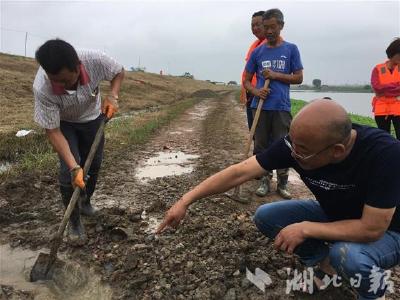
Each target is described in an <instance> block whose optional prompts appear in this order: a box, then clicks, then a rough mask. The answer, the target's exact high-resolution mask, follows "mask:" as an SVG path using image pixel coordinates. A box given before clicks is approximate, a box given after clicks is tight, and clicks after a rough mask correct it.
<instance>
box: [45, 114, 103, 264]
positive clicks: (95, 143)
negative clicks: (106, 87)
mask: <svg viewBox="0 0 400 300" xmlns="http://www.w3.org/2000/svg"><path fill="white" fill-rule="evenodd" d="M106 121H107V119H106V117H104V119H103V120H102V121H101V124H100V127H99V129H98V130H97V133H96V136H95V138H94V141H93V144H92V146H91V147H90V151H89V154H88V157H87V159H86V161H85V166H84V167H83V174H84V177H86V175H87V173H88V171H89V169H90V166H91V164H92V161H93V158H94V155H95V154H96V151H97V148H98V147H99V144H100V141H101V139H102V137H103V133H104V126H105V124H106ZM80 193H81V189H80V188H79V187H78V186H77V187H75V189H74V193H73V194H72V197H71V200H70V201H69V204H68V207H67V209H66V210H65V213H64V217H63V219H62V221H61V224H60V226H59V228H58V231H57V233H56V235H55V236H54V240H53V243H52V246H51V249H50V260H52V259H54V260H55V258H56V256H57V251H58V248H59V247H60V244H61V241H62V235H63V233H64V230H65V227H66V226H67V223H68V220H69V217H70V216H71V213H72V211H73V209H74V208H75V205H76V202H77V201H78V199H79V196H80Z"/></svg>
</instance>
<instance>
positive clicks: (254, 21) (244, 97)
mask: <svg viewBox="0 0 400 300" xmlns="http://www.w3.org/2000/svg"><path fill="white" fill-rule="evenodd" d="M263 14H264V11H262V10H261V11H258V12H255V13H254V14H253V16H252V17H251V32H252V33H253V34H254V36H255V37H256V38H257V40H255V41H254V42H253V43H252V44H251V45H250V48H249V50H248V51H247V54H246V58H245V60H246V62H247V61H248V60H249V57H250V55H251V53H253V50H254V49H255V48H257V47H258V46H260V45H261V44H262V43H263V42H264V40H265V33H264V26H263V21H262V16H263ZM245 78H246V70H243V73H242V90H241V93H240V102H241V103H242V104H243V105H246V114H247V123H248V125H249V129H251V125H253V112H252V109H251V107H250V104H251V100H252V99H253V95H252V94H250V93H249V92H247V91H246V89H245V88H244V86H243V82H244V79H245ZM251 83H252V84H253V86H256V84H257V78H256V75H254V76H253V79H252V80H251Z"/></svg>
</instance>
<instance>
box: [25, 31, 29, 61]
mask: <svg viewBox="0 0 400 300" xmlns="http://www.w3.org/2000/svg"><path fill="white" fill-rule="evenodd" d="M27 41H28V31H26V32H25V57H26V42H27Z"/></svg>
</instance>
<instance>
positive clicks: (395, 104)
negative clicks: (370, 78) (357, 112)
mask: <svg viewBox="0 0 400 300" xmlns="http://www.w3.org/2000/svg"><path fill="white" fill-rule="evenodd" d="M374 71H375V72H377V74H378V78H377V79H378V81H379V84H381V85H385V84H399V85H400V72H399V67H398V66H396V67H395V68H394V69H393V72H390V70H389V69H388V67H387V66H386V63H383V64H379V65H376V66H375V70H374ZM399 100H400V99H399V98H398V97H394V96H391V97H389V96H384V95H379V94H378V95H375V97H374V98H373V99H372V107H373V108H372V111H373V112H374V114H375V116H387V115H395V116H399V115H400V101H399Z"/></svg>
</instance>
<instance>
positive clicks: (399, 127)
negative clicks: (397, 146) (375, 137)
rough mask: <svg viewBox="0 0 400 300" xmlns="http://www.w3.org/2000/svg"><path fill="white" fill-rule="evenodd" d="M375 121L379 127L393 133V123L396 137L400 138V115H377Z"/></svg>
mask: <svg viewBox="0 0 400 300" xmlns="http://www.w3.org/2000/svg"><path fill="white" fill-rule="evenodd" d="M375 122H376V125H378V128H379V129H382V130H385V131H386V132H388V133H391V132H390V131H391V129H390V125H391V123H393V127H394V131H395V132H396V138H397V139H398V140H400V116H393V115H389V116H375Z"/></svg>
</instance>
